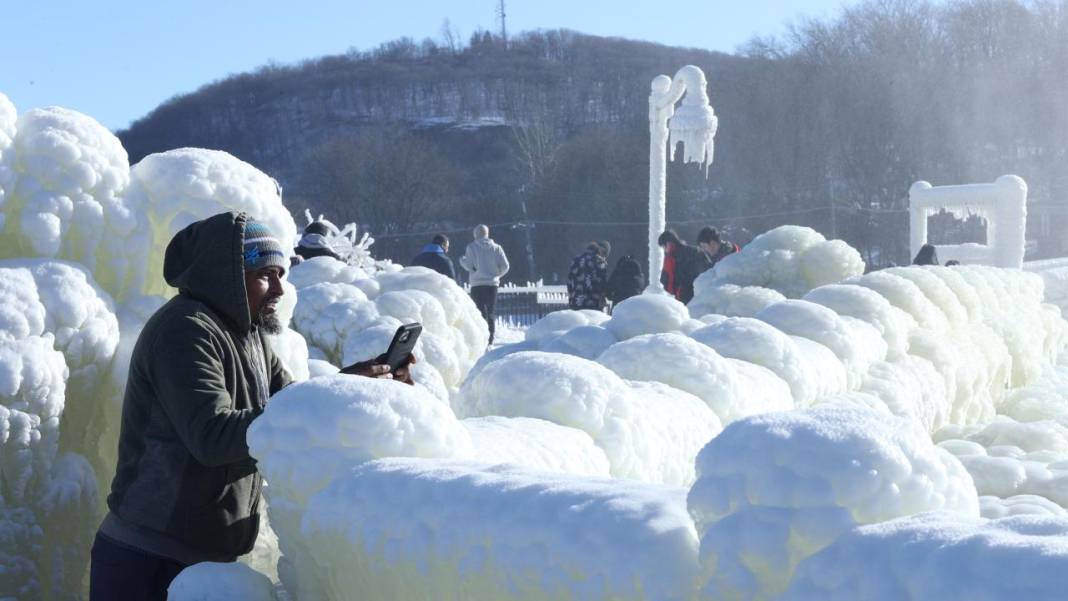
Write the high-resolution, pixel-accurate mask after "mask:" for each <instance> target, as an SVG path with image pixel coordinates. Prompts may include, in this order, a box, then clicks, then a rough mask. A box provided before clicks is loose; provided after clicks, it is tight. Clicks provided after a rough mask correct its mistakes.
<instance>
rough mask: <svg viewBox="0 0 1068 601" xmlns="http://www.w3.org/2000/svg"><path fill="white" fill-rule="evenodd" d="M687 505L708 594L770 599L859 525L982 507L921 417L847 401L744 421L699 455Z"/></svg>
mask: <svg viewBox="0 0 1068 601" xmlns="http://www.w3.org/2000/svg"><path fill="white" fill-rule="evenodd" d="M697 471H698V477H697V482H696V483H695V484H694V486H693V488H692V489H691V490H690V493H689V499H688V505H689V509H690V514H691V515H692V516H693V518H694V522H695V524H696V527H697V531H698V533H699V535H700V536H701V541H702V542H701V561H702V564H703V565H704V566H705V568H706V570H705V573H707V574H711V577H710V579H709V580H708V582H707V583H705V584H704V595H705V597H707V598H713V599H714V598H728V599H734V598H738V599H741V598H752V599H771V598H774V595H776V594H778V593H779V592H781V591H782V590H783V589H785V587H786V585H787V584H788V583H789V582H790V577H791V575H792V572H793V570H794V568H795V567H796V566H797V564H798V563H799V562H800V561H801V560H803V559H804V558H806V557H808V556H810V555H812V554H813V553H815V552H816V551H818V550H820V549H822V548H824V547H826V546H827V545H829V544H831V543H832V542H833V541H834V540H835V539H837V538H838V537H839V536H841V535H842V534H844V533H846V532H848V531H849V530H850V529H851V528H853V527H854V526H856V525H858V524H871V523H877V522H882V521H885V520H889V519H892V518H895V517H899V516H907V515H912V514H915V513H918V512H922V511H929V510H936V509H946V510H949V511H955V512H959V513H961V514H963V515H967V516H971V517H978V516H979V499H978V495H977V494H976V491H975V487H974V486H973V484H972V479H971V476H969V474H968V472H967V471H965V470H964V468H963V467H962V466H961V464H960V463H959V462H958V461H956V460H955V459H954V458H953V457H952V456H951V455H950V454H949V453H946V452H945V451H943V450H942V449H939V448H937V447H935V446H934V444H933V443H932V442H931V439H930V438H929V437H928V436H927V433H926V432H925V431H924V430H923V429H922V428H920V427H919V426H918V425H917V424H915V423H912V422H909V421H906V420H899V419H894V418H890V417H887V416H883V415H880V414H878V413H875V412H872V411H870V410H868V409H866V408H863V407H858V406H850V405H846V404H837V405H825V406H821V407H815V408H810V409H804V410H801V411H795V412H788V413H768V414H765V415H759V416H754V417H750V418H746V419H744V420H740V421H737V422H735V423H733V424H731V425H730V426H728V427H727V428H726V429H724V431H723V433H722V434H720V435H719V436H718V437H716V438H715V439H713V440H712V441H711V442H710V443H709V444H708V446H706V447H705V448H704V449H703V450H702V451H701V453H700V455H698V458H697Z"/></svg>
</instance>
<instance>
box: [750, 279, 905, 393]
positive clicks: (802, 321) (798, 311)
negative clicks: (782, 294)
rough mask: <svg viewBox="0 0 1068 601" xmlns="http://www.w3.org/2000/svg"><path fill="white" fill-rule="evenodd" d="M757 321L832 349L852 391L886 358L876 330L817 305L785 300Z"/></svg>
mask: <svg viewBox="0 0 1068 601" xmlns="http://www.w3.org/2000/svg"><path fill="white" fill-rule="evenodd" d="M756 318H757V319H759V320H761V321H763V322H766V323H768V324H771V325H772V326H774V327H776V328H778V329H779V330H780V331H782V332H785V333H787V334H791V335H794V336H800V337H803V338H808V339H809V340H812V341H814V342H818V343H820V344H822V345H824V346H826V347H827V348H829V349H831V351H832V352H833V353H834V354H835V356H836V357H838V359H839V360H840V361H841V362H842V364H843V365H844V366H845V368H846V377H847V383H848V386H849V388H851V389H856V388H857V387H858V386H860V383H861V381H862V380H863V378H864V374H866V373H867V371H868V368H870V367H871V365H872V364H873V363H875V362H876V361H881V360H883V359H884V358H886V353H887V347H886V342H885V341H884V340H883V338H882V336H880V335H879V332H878V330H876V329H875V327H873V326H871V325H870V324H868V323H867V322H865V321H861V320H859V319H856V318H853V317H843V316H840V315H838V314H837V313H835V312H834V311H832V310H830V309H828V308H827V307H824V306H822V305H817V304H816V303H812V302H809V301H803V300H785V301H783V302H781V303H776V304H774V305H771V306H770V307H768V308H767V309H764V310H763V311H761V312H760V313H757V315H756Z"/></svg>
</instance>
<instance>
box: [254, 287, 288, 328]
mask: <svg viewBox="0 0 1068 601" xmlns="http://www.w3.org/2000/svg"><path fill="white" fill-rule="evenodd" d="M277 298H278V297H277V296H275V297H272V298H265V299H263V304H262V305H260V310H259V316H257V317H256V319H255V320H253V323H255V324H256V325H257V326H259V327H261V328H263V330H264V331H265V332H267V333H268V334H271V335H272V336H277V335H278V334H281V333H282V320H281V319H279V318H278V309H277V308H276V309H275V310H274V311H272V312H270V313H267V312H265V311H264V309H266V308H267V304H268V302H269V301H273V300H275V299H277ZM277 306H278V305H277V304H276V305H275V307H277Z"/></svg>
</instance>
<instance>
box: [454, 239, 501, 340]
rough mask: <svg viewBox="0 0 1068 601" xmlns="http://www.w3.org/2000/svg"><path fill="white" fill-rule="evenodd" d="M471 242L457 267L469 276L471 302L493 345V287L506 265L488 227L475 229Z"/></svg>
mask: <svg viewBox="0 0 1068 601" xmlns="http://www.w3.org/2000/svg"><path fill="white" fill-rule="evenodd" d="M473 235H474V241H473V242H471V243H470V244H468V245H467V250H466V251H465V252H464V256H462V257H460V267H463V268H464V269H465V270H466V271H467V272H468V273H470V274H471V276H470V283H471V300H473V301H475V306H476V307H478V311H479V312H480V313H481V314H482V318H483V319H485V320H486V324H487V325H488V326H489V343H490V344H493V334H494V330H495V329H496V328H495V322H496V320H497V317H496V313H497V288H498V287H499V286H500V285H501V278H502V277H503V276H504V275H505V274H506V273H508V269H509V268H510V265H509V264H508V256H507V255H505V254H504V249H503V248H501V245H500V244H497V243H496V242H494V241H493V239H492V238H490V237H489V227H488V226H486V225H481V224H480V225H477V226H475V229H474V232H473Z"/></svg>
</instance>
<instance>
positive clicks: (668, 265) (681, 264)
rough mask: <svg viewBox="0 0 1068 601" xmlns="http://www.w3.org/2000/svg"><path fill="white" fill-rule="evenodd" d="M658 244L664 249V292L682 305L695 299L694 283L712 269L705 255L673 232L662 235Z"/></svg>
mask: <svg viewBox="0 0 1068 601" xmlns="http://www.w3.org/2000/svg"><path fill="white" fill-rule="evenodd" d="M657 244H659V245H660V247H661V248H663V249H664V268H663V271H661V272H660V283H662V284H663V285H664V290H667V291H668V293H669V294H671V295H672V296H674V297H675V298H677V299H679V301H680V302H682V303H688V302H690V299H692V298H693V281H694V280H696V279H697V276H699V275H701V272H703V271H704V270H706V269H708V268H709V267H711V263H709V260H708V257H707V256H705V253H703V252H701V251H700V250H697V249H696V248H694V247H692V246H690V245H688V244H686V242H684V241H682V240H680V239H679V236H678V234H676V233H675V232H674V231H673V230H667V231H665V232H664V233H663V234H660V238H658V239H657Z"/></svg>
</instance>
